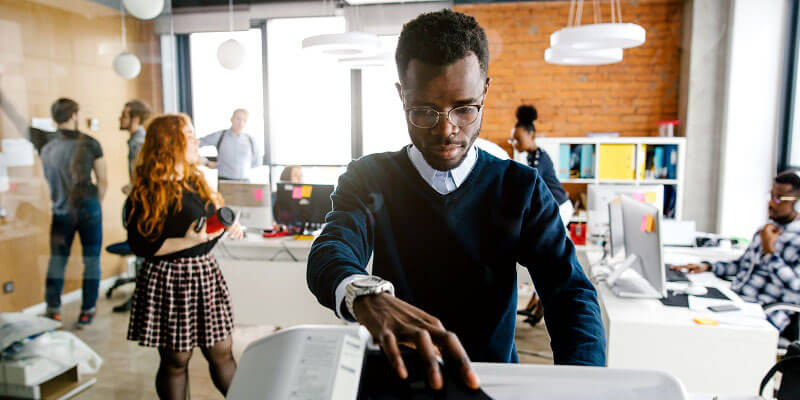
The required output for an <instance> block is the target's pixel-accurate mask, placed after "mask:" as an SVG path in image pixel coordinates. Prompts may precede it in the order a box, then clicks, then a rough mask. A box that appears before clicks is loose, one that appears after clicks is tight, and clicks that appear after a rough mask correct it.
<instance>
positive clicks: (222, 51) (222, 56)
mask: <svg viewBox="0 0 800 400" xmlns="http://www.w3.org/2000/svg"><path fill="white" fill-rule="evenodd" d="M228 29H229V30H230V32H231V33H233V0H228ZM244 58H245V50H244V46H243V45H242V44H241V43H239V41H238V40H236V39H234V38H230V39H228V40H226V41H224V42H222V44H220V45H219V47H218V48H217V60H218V61H219V63H220V65H222V66H223V67H225V68H226V69H230V70H235V69H239V67H241V66H242V64H243V63H244Z"/></svg>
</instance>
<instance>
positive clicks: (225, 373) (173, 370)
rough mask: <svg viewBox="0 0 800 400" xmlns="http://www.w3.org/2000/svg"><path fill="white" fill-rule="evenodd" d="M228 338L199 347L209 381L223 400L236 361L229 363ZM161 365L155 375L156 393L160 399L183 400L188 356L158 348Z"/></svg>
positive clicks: (184, 397)
mask: <svg viewBox="0 0 800 400" xmlns="http://www.w3.org/2000/svg"><path fill="white" fill-rule="evenodd" d="M232 343H233V342H232V340H231V337H230V336H229V337H228V338H227V339H225V340H223V341H221V342H217V343H215V344H214V345H213V346H211V347H201V348H200V350H201V351H202V353H203V356H204V357H205V358H206V360H208V369H209V371H210V372H211V380H212V381H213V382H214V386H216V388H217V390H219V391H220V393H222V395H223V396H224V395H225V394H227V393H228V387H229V386H230V384H231V380H232V379H233V374H234V373H235V372H236V361H235V360H234V359H233V351H232V350H231V344H232ZM158 354H159V355H160V356H161V363H160V364H159V366H158V373H157V374H156V392H157V393H158V397H159V398H161V399H174V400H185V399H186V392H187V384H188V382H189V374H188V369H189V360H190V359H191V358H192V352H191V351H188V352H181V351H173V350H170V349H168V348H165V347H159V349H158Z"/></svg>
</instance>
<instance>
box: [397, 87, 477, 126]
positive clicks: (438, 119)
mask: <svg viewBox="0 0 800 400" xmlns="http://www.w3.org/2000/svg"><path fill="white" fill-rule="evenodd" d="M481 96H482V98H481V102H480V104H466V105H463V106H458V107H453V108H451V109H450V110H448V111H437V110H436V109H434V108H433V107H429V106H421V107H406V102H405V99H402V100H403V110H404V111H405V114H406V121H408V123H409V124H411V125H413V126H414V127H415V128H419V129H431V128H435V127H436V126H437V125H439V121H441V119H442V118H441V116H442V115H443V114H446V115H447V121H449V122H450V123H451V124H452V125H453V126H457V127H459V128H463V127H465V126H470V125H472V124H474V123H475V121H477V120H478V117H475V119H474V120H472V122H470V123H468V124H464V125H457V124H456V123H454V122H453V119H452V118H450V113H451V112H453V111H455V110H458V109H459V108H465V107H478V116H480V114H481V112H482V111H483V103H484V102H485V101H486V88H484V89H483V94H482V95H481ZM414 110H430V111H433V112H435V113H436V121H434V123H433V125H431V126H419V125H417V124H415V123H414V122H412V121H411V118H410V117H409V112H411V111H414Z"/></svg>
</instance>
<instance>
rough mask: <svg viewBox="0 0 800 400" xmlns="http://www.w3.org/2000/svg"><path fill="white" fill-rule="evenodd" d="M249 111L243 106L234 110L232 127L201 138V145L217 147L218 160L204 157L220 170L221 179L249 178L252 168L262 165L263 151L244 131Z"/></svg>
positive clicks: (207, 163) (207, 164)
mask: <svg viewBox="0 0 800 400" xmlns="http://www.w3.org/2000/svg"><path fill="white" fill-rule="evenodd" d="M247 117H248V112H247V110H245V109H243V108H238V109H236V110H234V111H233V115H232V116H231V127H230V129H224V130H221V131H217V132H214V133H212V134H210V135H206V136H204V137H201V138H200V139H199V142H200V147H203V146H214V147H216V148H217V161H216V162H213V161H208V160H206V159H203V161H204V163H205V165H206V166H208V167H209V168H216V169H217V170H218V171H219V180H236V181H244V180H247V172H248V171H249V170H250V168H255V167H257V166H259V165H261V152H260V151H259V149H258V146H256V143H255V140H253V137H252V136H250V135H249V134H248V133H246V132H244V127H245V125H247Z"/></svg>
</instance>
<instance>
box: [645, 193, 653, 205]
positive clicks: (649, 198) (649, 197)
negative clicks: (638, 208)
mask: <svg viewBox="0 0 800 400" xmlns="http://www.w3.org/2000/svg"><path fill="white" fill-rule="evenodd" d="M644 201H646V202H648V203H651V204H655V203H656V192H647V193H646V194H645V195H644Z"/></svg>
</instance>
